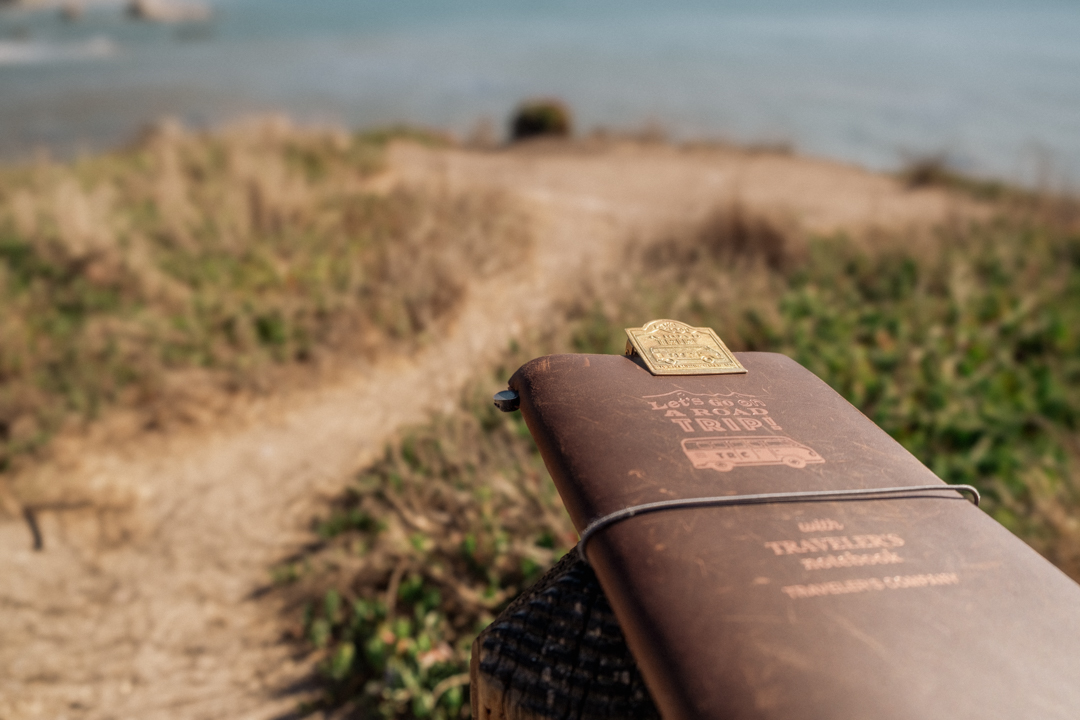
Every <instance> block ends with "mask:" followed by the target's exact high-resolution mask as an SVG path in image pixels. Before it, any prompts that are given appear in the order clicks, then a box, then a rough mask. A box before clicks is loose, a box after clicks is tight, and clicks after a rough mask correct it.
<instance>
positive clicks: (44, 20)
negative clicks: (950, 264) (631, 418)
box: [0, 0, 1080, 187]
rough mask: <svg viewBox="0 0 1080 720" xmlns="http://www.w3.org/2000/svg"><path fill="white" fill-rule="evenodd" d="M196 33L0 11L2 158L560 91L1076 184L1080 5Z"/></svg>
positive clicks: (587, 13)
mask: <svg viewBox="0 0 1080 720" xmlns="http://www.w3.org/2000/svg"><path fill="white" fill-rule="evenodd" d="M209 4H210V5H211V6H212V8H213V10H214V19H213V21H212V22H210V23H207V24H188V25H156V24H147V23H139V22H135V21H132V20H129V19H127V18H126V17H125V16H124V14H123V12H122V6H121V5H120V4H118V3H115V2H112V3H110V2H99V3H94V4H90V5H89V6H88V8H87V10H86V12H85V14H84V17H83V18H82V19H81V20H80V21H78V22H71V23H66V22H63V21H61V20H60V19H59V14H58V12H57V10H56V9H55V8H47V9H42V10H25V9H16V8H5V9H0V157H5V158H13V157H14V158H18V157H26V156H29V155H30V154H31V153H33V152H34V151H35V148H39V147H48V148H50V149H51V150H52V151H53V152H54V153H55V154H60V155H69V154H71V153H76V152H82V151H89V150H95V149H100V148H107V147H111V146H115V145H118V144H121V143H123V142H125V141H126V140H128V139H129V138H131V137H132V136H133V135H134V134H135V133H136V132H137V131H138V130H139V129H140V128H141V127H143V126H144V125H146V124H147V123H148V122H151V121H153V120H155V119H157V118H160V117H163V116H173V117H177V118H180V119H182V120H183V121H184V122H186V123H188V124H190V125H192V126H196V127H203V126H212V125H215V124H218V123H221V122H224V121H227V120H228V119H229V118H232V117H236V116H239V115H245V114H250V113H260V112H273V111H283V112H286V113H288V114H289V115H292V116H293V117H295V118H297V119H299V120H301V121H317V122H335V123H341V124H345V125H348V126H351V127H371V126H378V125H386V124H389V123H396V122H406V123H411V124H419V125H427V126H435V127H440V128H445V129H449V130H451V131H453V132H455V133H458V134H459V135H463V136H464V135H467V134H468V133H470V132H471V131H472V129H474V128H476V127H477V126H478V124H479V123H481V122H483V121H485V120H486V121H487V122H489V123H493V124H494V127H495V128H496V129H497V130H498V131H499V132H501V131H502V129H503V127H504V126H505V121H506V118H507V116H508V115H509V113H510V112H511V111H512V109H513V107H514V106H515V105H516V104H517V103H518V102H519V101H520V100H522V99H523V98H527V97H533V96H557V97H559V98H562V99H563V100H565V101H566V102H567V103H569V105H570V106H571V107H572V109H573V111H574V114H575V119H576V124H577V127H578V128H579V130H581V131H585V132H587V131H589V130H591V129H594V128H598V127H607V128H613V129H621V130H634V129H638V128H642V127H645V126H646V125H650V124H651V125H658V126H660V127H663V128H664V129H665V130H666V131H667V132H668V133H669V135H671V136H672V137H674V138H679V139H706V138H713V139H726V140H733V141H738V142H746V143H788V144H791V145H792V146H794V147H795V148H796V149H797V150H799V151H800V152H804V153H809V154H814V155H821V156H828V157H833V158H837V159H841V160H846V161H851V162H855V163H859V164H862V165H865V166H868V167H871V168H876V169H893V168H896V167H898V166H900V165H901V164H902V163H904V162H905V161H907V160H909V159H911V158H915V157H923V156H928V155H943V156H945V157H946V158H947V159H948V161H949V162H950V163H952V164H953V165H954V166H956V167H957V168H958V169H961V170H964V171H967V172H971V173H975V174H980V175H987V176H997V177H1003V178H1006V179H1009V180H1013V181H1019V182H1023V183H1028V184H1037V183H1052V184H1055V185H1061V184H1065V185H1068V186H1071V187H1075V186H1076V185H1077V183H1078V181H1080V2H1076V0H1023V1H1022V2H1021V1H1017V0H1013V1H1010V2H1005V1H1003V0H996V1H995V0H954V1H952V2H949V1H948V0H938V1H937V2H928V1H926V0H892V1H891V2H880V1H876V0H864V1H863V2H855V1H853V0H816V1H815V2H813V3H810V2H803V1H797V0H753V1H750V0H713V1H711V2H706V1H704V0H668V1H667V2H664V3H658V2H647V1H645V0H550V1H548V2H539V3H538V2H523V1H521V0H381V1H376V0H213V1H212V2H210V3H209Z"/></svg>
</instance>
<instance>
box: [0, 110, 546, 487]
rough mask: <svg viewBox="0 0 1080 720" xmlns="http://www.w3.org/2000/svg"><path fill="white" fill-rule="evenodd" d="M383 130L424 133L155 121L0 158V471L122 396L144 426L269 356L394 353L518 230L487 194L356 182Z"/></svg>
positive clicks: (378, 152) (262, 365)
mask: <svg viewBox="0 0 1080 720" xmlns="http://www.w3.org/2000/svg"><path fill="white" fill-rule="evenodd" d="M398 137H408V138H410V139H414V140H417V139H426V140H427V141H428V142H437V139H436V138H433V137H431V136H424V135H422V134H420V133H416V132H408V131H403V130H393V131H384V132H378V133H366V134H356V135H349V134H345V133H335V132H331V131H308V130H303V129H299V128H295V127H291V126H289V125H287V124H285V123H283V122H277V121H262V122H257V123H249V124H244V125H239V126H236V127H232V128H226V129H224V130H222V131H218V132H215V133H211V134H191V133H186V132H184V131H182V130H180V129H177V128H168V127H166V128H162V129H160V130H158V131H156V132H155V133H152V134H150V135H148V136H147V137H146V138H144V139H143V140H142V141H140V143H138V144H137V145H135V146H134V147H133V148H131V149H129V150H126V151H122V152H117V153H113V154H109V155H102V156H97V157H93V158H88V159H85V160H80V161H78V162H75V163H72V164H68V165H56V164H49V163H39V164H36V165H30V166H23V167H16V168H8V169H5V170H3V171H0V307H2V308H3V312H2V313H0V476H2V473H3V472H4V470H5V469H9V468H10V467H11V466H12V464H13V463H14V462H16V461H18V460H19V459H20V458H25V457H27V456H28V455H30V454H32V453H33V452H35V451H37V450H41V449H42V448H44V447H45V446H46V445H47V442H48V440H49V438H50V436H51V435H52V434H54V433H55V432H56V431H57V429H59V428H61V427H63V426H64V424H65V423H66V422H71V421H76V422H81V421H89V420H92V419H94V418H97V417H99V416H100V415H101V413H102V412H103V411H105V410H107V409H109V408H112V407H117V406H122V407H127V408H133V409H136V410H139V411H140V412H143V413H144V415H145V416H146V421H147V423H148V424H156V425H161V424H163V423H167V422H169V421H170V419H171V416H170V413H172V414H173V415H175V414H177V412H178V408H181V407H182V406H183V404H184V399H185V396H184V393H185V392H190V390H191V387H192V386H193V385H200V384H201V385H205V386H207V387H208V388H209V390H211V391H218V392H220V391H222V390H225V391H228V390H236V389H246V390H253V391H258V390H260V389H262V388H267V387H271V386H273V385H274V384H275V379H276V378H280V373H279V374H277V375H275V374H274V370H275V368H284V367H289V366H297V365H300V364H311V363H318V362H320V361H324V360H328V359H333V358H334V357H345V356H354V357H355V356H357V355H359V356H367V357H374V356H376V355H378V354H379V353H380V352H384V351H386V350H388V349H389V350H392V351H408V350H409V349H411V348H413V347H414V346H415V345H416V344H417V343H420V342H423V341H424V339H425V338H426V337H427V336H428V335H430V334H431V333H432V332H433V331H434V330H435V329H437V328H438V327H440V324H441V323H443V322H445V321H446V320H447V319H449V318H451V317H453V315H454V313H455V311H456V309H457V307H458V306H459V303H460V300H461V299H462V298H463V296H464V292H465V285H464V283H465V282H466V280H467V279H468V278H470V277H475V276H476V275H477V274H478V273H479V274H481V275H482V274H483V273H485V272H493V271H496V270H498V269H499V268H500V267H503V266H505V265H506V264H508V263H511V262H514V261H515V259H517V258H519V257H520V254H521V253H522V252H526V251H527V246H528V238H527V237H526V236H525V234H524V233H523V232H522V231H521V230H520V229H519V228H520V223H516V222H515V216H514V215H513V213H512V212H510V210H509V208H508V207H507V206H506V204H505V203H504V202H503V201H502V200H501V199H500V198H497V197H451V196H448V195H445V194H443V195H430V194H428V195H420V194H417V193H410V192H405V191H395V192H390V193H389V194H375V193H373V192H372V191H371V190H369V189H368V187H369V186H368V181H369V180H370V179H371V178H372V176H373V175H374V174H375V173H376V172H377V171H378V170H379V168H380V167H381V163H382V157H383V153H384V150H385V147H386V145H387V144H388V142H389V141H390V140H391V139H394V138H398ZM175 377H182V378H183V381H182V382H175V381H171V380H170V378H175ZM177 386H181V390H182V391H181V392H176V391H175V390H176V388H177ZM0 480H2V477H0Z"/></svg>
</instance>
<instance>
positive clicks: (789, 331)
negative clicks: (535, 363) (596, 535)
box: [278, 213, 1080, 718]
mask: <svg viewBox="0 0 1080 720" xmlns="http://www.w3.org/2000/svg"><path fill="white" fill-rule="evenodd" d="M901 240H902V239H901ZM793 245H794V243H791V242H789V241H788V239H787V238H785V237H784V236H783V235H782V233H779V232H778V231H776V230H775V229H774V228H772V227H770V226H769V225H768V224H767V223H765V222H761V221H755V220H753V219H751V218H747V217H745V216H743V215H741V214H739V213H720V214H718V215H717V216H716V217H714V218H712V219H711V220H709V221H708V222H706V223H705V224H704V225H702V226H699V227H695V228H691V229H688V230H686V231H684V232H681V233H674V234H672V235H671V236H669V237H665V238H661V239H659V240H657V241H656V242H652V243H648V244H646V245H644V246H642V247H640V248H639V249H638V252H637V256H636V258H635V259H634V260H633V261H632V262H631V265H630V266H631V268H633V272H634V281H633V283H632V284H631V286H632V290H631V291H629V292H624V294H622V295H621V296H620V295H617V294H613V293H614V291H613V290H612V289H607V290H602V291H601V292H600V293H598V296H597V297H589V296H585V297H582V298H581V299H580V302H579V303H578V304H577V305H576V306H574V307H572V308H570V310H569V311H568V313H567V315H566V316H565V317H564V318H561V319H560V320H559V321H558V322H557V323H556V326H557V329H556V330H555V331H554V332H553V334H552V335H551V336H549V337H548V339H547V340H546V341H545V342H543V343H535V344H529V343H526V347H525V348H524V349H520V348H517V349H516V350H515V352H514V353H513V360H508V362H507V364H506V366H505V367H503V368H500V369H499V370H498V372H497V373H496V377H495V378H494V379H490V380H484V381H483V382H481V383H479V385H478V387H480V388H482V389H481V390H475V389H474V390H473V391H472V395H471V396H470V397H472V398H473V399H472V400H469V401H467V402H465V403H464V404H463V407H462V409H461V410H459V411H458V412H457V413H455V414H453V415H451V416H449V417H445V418H441V419H438V420H435V421H433V422H432V423H431V424H428V425H425V426H423V427H420V428H414V429H412V430H410V431H408V432H406V433H405V434H404V435H403V436H402V438H401V440H400V441H399V442H397V443H396V444H394V445H392V446H391V447H390V448H388V450H387V456H386V458H385V459H384V460H382V461H380V462H379V463H377V464H376V465H374V466H373V467H371V468H369V469H368V470H367V471H365V472H364V473H363V474H362V475H361V477H360V479H359V480H358V482H357V485H356V487H355V488H354V489H353V490H352V491H350V493H349V494H347V495H346V496H345V498H344V499H343V500H342V501H341V502H340V503H339V505H338V506H337V507H336V508H335V509H333V510H331V511H328V514H327V515H326V517H325V518H324V519H323V520H322V521H321V522H319V523H317V524H316V526H315V530H316V531H317V532H318V533H319V535H321V536H322V540H320V542H319V543H318V545H317V549H316V550H314V551H313V552H312V553H310V554H307V555H305V556H302V557H298V558H294V559H293V560H292V561H291V562H290V563H289V564H288V565H287V567H288V568H289V572H286V573H284V574H282V573H281V572H280V571H279V573H278V576H279V582H281V584H282V590H281V592H286V593H288V594H289V595H290V597H291V598H292V599H293V602H294V605H295V606H297V607H299V606H301V605H302V606H303V607H304V608H305V609H304V610H303V612H302V613H301V615H302V617H303V621H302V623H301V625H302V627H301V629H300V630H298V632H297V635H298V637H299V639H300V642H301V644H302V645H306V646H307V647H308V648H311V649H312V650H313V651H314V652H315V653H316V654H317V656H318V657H320V658H321V660H320V665H319V671H318V674H319V677H320V678H321V687H322V688H323V694H322V695H321V697H320V699H318V700H317V701H315V702H313V703H312V704H311V705H310V706H308V708H307V709H308V710H311V711H314V710H316V709H324V710H325V709H329V708H338V707H343V706H344V707H350V708H354V709H357V710H358V711H360V712H365V713H377V714H379V715H380V716H383V717H402V718H406V717H408V718H412V717H416V718H426V717H459V716H462V715H461V713H462V708H463V707H465V706H466V705H467V702H466V698H465V696H464V695H463V694H459V693H457V692H455V693H454V694H449V693H446V692H442V691H443V690H444V689H445V687H446V682H447V679H448V678H449V679H452V680H451V682H452V683H456V682H460V681H462V680H463V674H464V673H466V672H467V670H468V659H469V658H468V650H467V648H468V645H469V643H470V642H471V640H472V638H473V637H474V636H475V634H476V633H477V632H478V631H479V630H480V628H481V626H482V625H483V624H484V623H485V622H486V621H488V620H489V619H490V618H491V617H492V616H493V614H495V613H497V612H498V611H499V610H500V609H501V608H502V607H504V606H505V604H506V603H507V602H509V600H510V599H511V597H512V595H513V593H514V592H516V591H517V590H519V589H520V588H521V587H523V586H524V585H525V584H527V583H528V582H529V581H530V580H532V579H533V578H536V577H537V576H538V575H539V574H540V573H541V572H543V571H544V570H546V569H547V568H548V567H550V565H551V564H552V563H553V562H554V561H555V559H557V557H558V555H559V553H560V552H562V551H564V550H565V549H566V548H567V547H569V546H570V545H571V544H572V543H573V534H572V532H571V530H570V528H569V524H568V521H567V519H566V518H565V516H564V515H560V514H559V504H558V501H557V498H556V497H555V496H554V494H553V493H554V491H553V487H552V485H551V481H550V479H549V478H548V477H547V475H546V473H544V471H543V469H542V466H541V465H540V461H539V458H538V455H537V451H536V448H535V446H534V445H533V443H532V440H531V439H530V438H529V437H528V435H527V433H525V432H524V430H523V427H522V425H521V422H520V419H519V417H518V415H517V414H512V415H499V414H496V413H494V411H493V410H492V409H490V408H489V407H488V406H487V403H486V396H487V395H488V394H490V392H491V391H493V390H495V389H499V388H500V387H502V386H503V383H504V382H505V380H506V378H507V377H508V376H509V374H510V373H512V372H513V370H514V367H516V364H517V363H518V362H520V361H522V360H525V359H528V358H529V357H532V356H536V355H540V354H545V353H548V352H556V351H574V352H608V353H618V352H621V350H622V347H623V344H624V341H625V338H624V335H623V333H622V328H623V327H627V326H630V325H640V324H641V323H642V322H644V321H646V320H648V319H652V318H657V317H675V318H678V319H681V320H684V321H686V322H690V323H692V324H698V325H707V326H711V327H713V328H716V329H717V330H718V331H719V333H720V334H721V336H722V337H723V338H724V339H725V340H726V341H727V342H728V344H729V345H731V346H732V348H733V349H735V350H761V351H772V352H782V353H786V354H788V355H790V356H791V357H794V358H795V359H796V360H798V361H799V362H800V363H802V364H803V365H805V366H806V367H808V368H809V369H811V370H812V371H813V372H815V373H816V374H818V375H819V376H820V377H822V378H823V379H824V380H826V382H828V383H829V384H830V385H832V386H833V387H834V388H835V389H836V390H837V391H838V392H840V393H841V394H843V395H844V397H846V398H848V399H849V400H850V401H851V402H852V403H854V404H855V405H856V406H857V407H859V408H860V409H861V410H862V411H863V412H864V413H866V414H867V415H868V416H870V417H871V418H872V419H873V420H874V421H875V422H877V423H878V424H879V425H880V426H881V427H882V428H884V429H885V430H886V431H887V432H889V433H890V434H891V435H892V436H893V437H895V438H896V439H897V440H899V441H900V442H901V443H903V444H904V445H905V446H906V447H907V448H908V449H909V450H911V451H912V452H913V453H914V454H915V455H916V456H917V457H919V458H920V459H921V460H922V461H923V462H924V463H926V464H927V465H928V466H930V467H931V469H933V470H934V471H935V472H936V473H938V474H939V475H940V476H941V477H942V478H944V479H946V480H947V481H949V482H960V483H970V484H973V485H976V486H977V487H979V488H980V490H982V491H983V492H984V494H985V495H986V498H987V501H986V503H985V504H984V507H985V508H986V509H987V510H988V512H990V513H991V514H992V515H993V516H994V517H996V518H997V519H998V520H1000V521H1001V522H1003V523H1004V524H1005V525H1006V526H1007V527H1009V528H1010V529H1012V530H1013V531H1014V532H1016V533H1017V534H1018V535H1020V537H1021V538H1023V539H1024V540H1026V541H1027V542H1029V543H1030V544H1032V545H1033V546H1034V547H1035V548H1036V549H1038V550H1039V551H1040V552H1042V553H1043V554H1044V555H1046V556H1047V557H1048V558H1049V559H1051V560H1052V561H1054V562H1055V563H1057V564H1058V565H1059V566H1060V567H1062V568H1063V569H1064V570H1066V571H1067V572H1069V573H1071V574H1072V575H1073V577H1080V551H1078V548H1080V543H1078V542H1077V541H1078V540H1080V527H1078V519H1077V518H1078V516H1080V513H1078V512H1077V511H1078V508H1080V497H1078V494H1077V493H1078V490H1080V483H1078V479H1080V478H1078V474H1077V471H1078V465H1077V462H1078V460H1080V452H1078V450H1080V443H1078V426H1077V424H1078V421H1080V234H1078V233H1077V232H1076V231H1075V230H1074V229H1073V226H1070V225H1067V224H1065V225H1063V224H1061V223H1059V222H1057V221H1056V220H1053V219H1046V218H1045V217H1043V216H1038V215H1010V216H1008V217H1004V218H1003V219H1001V220H999V221H995V222H993V223H988V224H985V225H981V226H971V227H967V228H960V229H956V228H954V229H952V230H948V231H943V232H942V234H941V236H940V237H938V238H937V239H936V241H935V242H933V243H929V244H928V243H925V242H924V243H919V244H910V243H908V244H905V243H904V242H902V241H901V242H889V243H883V247H882V248H881V249H879V250H875V251H867V250H864V249H860V247H859V246H857V245H855V244H854V243H851V242H849V241H847V240H846V239H844V238H842V237H837V238H818V239H815V240H812V241H811V242H809V244H808V245H807V246H806V247H805V248H803V249H802V250H798V249H793V247H792V246H793ZM916 248H917V249H916ZM601 298H602V299H601ZM485 390H486V392H485ZM477 397H479V398H480V399H475V398H477ZM445 493H455V497H458V498H459V501H458V503H459V504H454V505H448V504H447V503H446V501H445V499H442V495H443V494H445ZM434 498H438V499H434ZM375 499H378V502H376V500H375ZM408 518H412V520H411V521H410V520H409V519H408ZM541 518H542V521H541V520H540V519H541ZM391 548H393V550H391ZM548 548H555V549H556V550H557V552H551V551H549V550H548ZM541 549H542V552H541ZM335 553H337V555H335ZM348 553H351V555H350V556H349V560H348V561H347V562H346V561H345V560H340V561H334V560H333V558H334V557H339V558H343V557H344V556H345V555H346V554H348ZM402 558H405V560H403V559H402ZM399 567H406V568H408V569H407V570H405V571H401V572H398V576H399V577H400V578H401V580H400V582H398V584H396V585H395V582H397V581H396V580H395V572H396V571H395V569H396V568H399ZM429 568H434V570H429ZM455 584H457V585H459V586H460V587H462V588H465V589H467V590H468V592H469V593H471V594H469V595H468V597H469V598H471V599H470V600H469V601H467V602H463V601H462V599H461V598H462V597H463V596H462V594H461V593H459V592H457V591H455V590H453V589H448V588H453V586H454V585H455ZM395 588H396V590H395ZM391 606H392V608H393V609H392V611H391V610H389V609H388V608H390V607H391ZM298 612H299V611H298ZM442 643H445V647H449V648H450V652H448V653H444V654H442V655H440V656H439V657H440V658H444V659H445V664H439V665H429V666H427V667H426V668H425V667H424V662H423V661H422V660H421V658H422V657H423V653H425V652H430V650H429V648H432V647H440V646H442V645H441V644H442ZM428 657H430V656H428ZM464 689H465V688H464V686H462V690H464ZM439 693H442V694H439ZM436 695H438V700H437V702H436Z"/></svg>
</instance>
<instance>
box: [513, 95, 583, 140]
mask: <svg viewBox="0 0 1080 720" xmlns="http://www.w3.org/2000/svg"><path fill="white" fill-rule="evenodd" d="M572 131H573V122H572V120H571V117H570V108H568V107H567V106H566V105H565V104H564V103H562V102H560V101H558V100H531V101H528V102H525V103H522V104H521V105H520V106H519V107H518V108H517V110H515V111H514V115H513V117H512V118H511V119H510V138H511V140H514V141H515V142H516V141H518V140H528V139H529V138H536V137H568V136H569V135H570V134H571V133H572Z"/></svg>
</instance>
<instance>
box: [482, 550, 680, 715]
mask: <svg viewBox="0 0 1080 720" xmlns="http://www.w3.org/2000/svg"><path fill="white" fill-rule="evenodd" d="M470 674H471V692H470V696H471V700H472V712H473V718H475V719H478V720H548V719H552V720H554V719H555V718H565V719H566V720H600V719H601V718H603V719H604V720H607V719H609V718H622V719H625V720H654V719H655V720H659V717H660V714H659V713H658V712H657V710H656V706H655V705H653V701H652V698H651V697H650V696H649V691H648V689H647V688H646V687H645V682H644V680H642V677H641V673H640V672H639V671H638V668H637V664H636V663H635V662H634V658H633V657H632V656H631V655H630V651H629V650H628V649H627V647H626V641H625V640H624V639H623V635H622V631H621V630H620V629H619V624H618V622H617V621H616V619H615V615H614V614H613V613H612V611H611V606H610V605H609V604H608V601H607V598H606V597H604V592H603V590H601V589H600V584H599V583H598V582H597V580H596V575H595V574H594V573H593V571H592V568H590V567H589V566H588V564H587V563H584V562H582V561H581V560H580V559H579V558H578V556H577V552H576V551H571V552H570V553H568V554H567V555H566V556H565V557H564V558H563V559H562V560H560V561H559V562H558V564H556V565H555V567H553V568H552V569H551V571H550V572H548V574H547V575H545V576H544V577H543V578H541V579H540V581H539V582H537V583H536V585H534V586H533V587H532V588H530V589H529V590H527V591H526V592H525V593H523V594H522V595H521V596H520V597H518V598H517V599H516V600H515V601H514V602H513V603H512V604H511V605H510V606H509V607H508V608H506V610H505V611H503V613H502V614H501V615H499V617H498V618H496V619H495V621H494V622H493V623H491V625H489V626H488V627H487V628H486V629H485V630H484V631H483V632H482V633H480V636H479V637H477V638H476V641H475V642H474V643H473V649H472V666H471V668H470Z"/></svg>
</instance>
